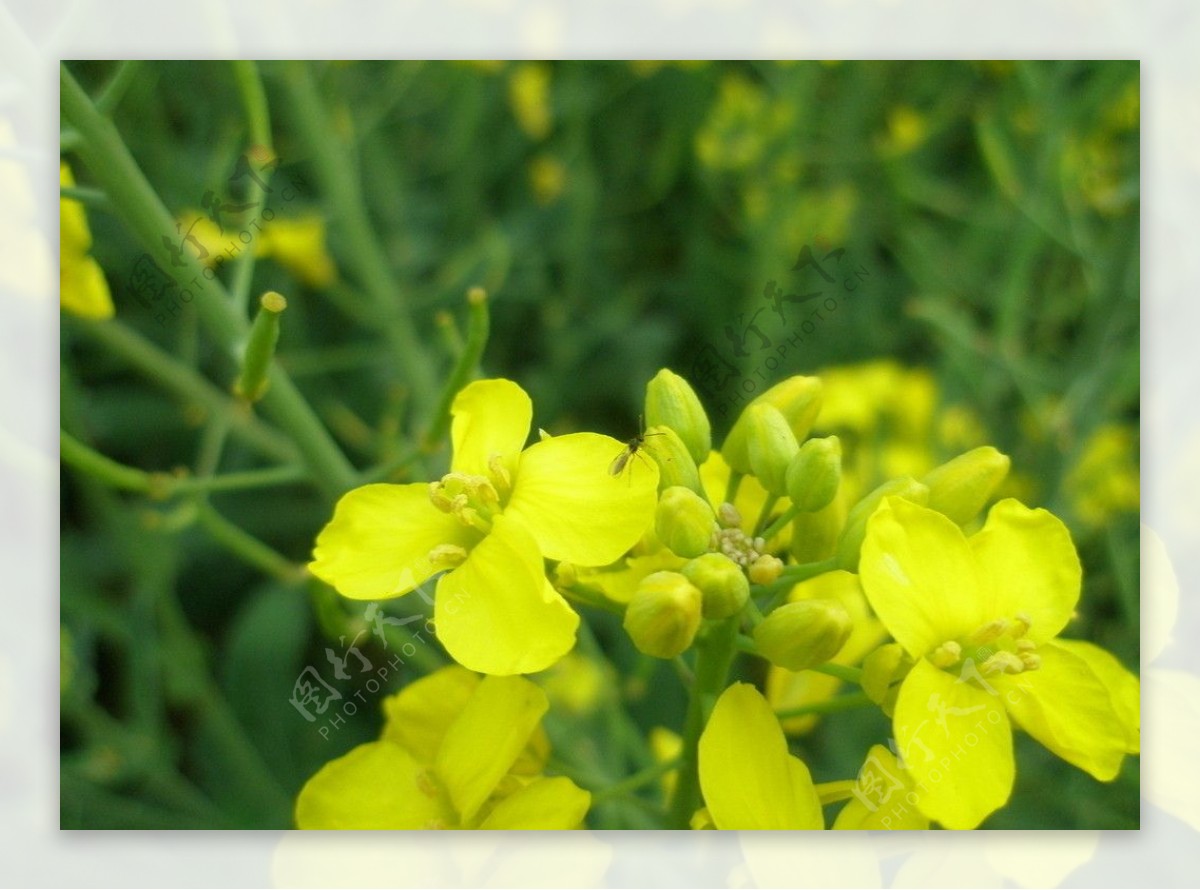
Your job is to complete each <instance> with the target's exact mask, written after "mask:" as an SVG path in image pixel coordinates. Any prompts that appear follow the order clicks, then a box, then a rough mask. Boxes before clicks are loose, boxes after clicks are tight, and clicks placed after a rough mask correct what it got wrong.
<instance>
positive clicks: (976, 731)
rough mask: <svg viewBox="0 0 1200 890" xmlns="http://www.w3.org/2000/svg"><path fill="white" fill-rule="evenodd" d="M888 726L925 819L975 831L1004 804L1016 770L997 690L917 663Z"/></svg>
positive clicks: (1010, 791) (920, 662)
mask: <svg viewBox="0 0 1200 890" xmlns="http://www.w3.org/2000/svg"><path fill="white" fill-rule="evenodd" d="M949 521H950V520H948V519H947V520H946V522H949ZM893 727H894V730H895V734H896V743H897V744H898V746H899V749H900V756H901V757H902V758H903V760H904V765H905V767H906V768H907V769H908V772H909V774H910V775H911V776H912V777H913V779H914V780H915V781H916V783H917V786H918V788H920V790H921V798H920V801H919V804H918V805H919V806H920V808H921V811H922V812H923V813H925V815H926V816H928V817H929V818H930V819H934V820H936V821H938V822H941V823H942V825H944V826H946V827H947V828H954V829H965V828H976V827H978V825H979V823H980V822H982V821H983V820H984V819H986V818H987V817H988V815H990V814H991V813H993V812H994V811H996V810H998V809H999V808H1000V807H1002V806H1004V804H1005V802H1006V801H1007V800H1008V797H1009V794H1011V793H1012V785H1013V777H1014V771H1015V768H1014V764H1013V754H1012V728H1011V727H1010V726H1009V723H1008V717H1007V716H1006V715H1005V713H1004V706H1003V705H1002V704H1001V698H1000V696H999V694H998V690H997V694H995V695H993V694H991V693H989V692H987V691H985V690H984V689H981V688H979V687H978V686H976V685H975V684H974V682H971V681H967V682H963V681H962V680H961V678H959V677H957V676H955V675H953V674H950V673H947V672H945V671H941V670H938V669H937V668H935V667H934V666H933V665H931V664H930V663H929V662H927V661H925V660H924V659H922V660H921V661H918V662H917V664H916V666H915V667H914V668H913V669H912V672H911V673H910V674H909V675H908V676H907V677H906V678H905V680H904V683H903V685H902V686H901V687H900V695H899V697H898V698H897V699H896V713H895V717H894V719H893Z"/></svg>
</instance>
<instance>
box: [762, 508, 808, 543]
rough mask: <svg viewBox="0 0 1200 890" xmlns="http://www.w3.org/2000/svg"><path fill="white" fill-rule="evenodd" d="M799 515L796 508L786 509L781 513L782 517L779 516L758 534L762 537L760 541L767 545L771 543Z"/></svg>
mask: <svg viewBox="0 0 1200 890" xmlns="http://www.w3.org/2000/svg"><path fill="white" fill-rule="evenodd" d="M799 513H800V511H799V510H798V509H797V508H796V507H794V506H792V507H788V508H787V509H786V510H784V511H783V515H782V516H780V517H779V518H778V519H776V520H775V521H774V522H773V523H771V525H770V526H769V527H767V528H766V529H764V530H763V531H762V532H761V533H760V534H761V536H762V539H763V540H764V541H766V542H767V543H768V544H769V543H771V539H772V538H774V537H775V536H776V535H778V534H779V533H780V532H781V531H783V530H784V528H786V527H787V524H788V523H789V522H791V521H792V520H793V519H795V518H796V516H797V515H798V514H799Z"/></svg>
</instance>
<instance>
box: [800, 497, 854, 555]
mask: <svg viewBox="0 0 1200 890" xmlns="http://www.w3.org/2000/svg"><path fill="white" fill-rule="evenodd" d="M845 523H846V505H845V503H844V501H843V499H842V498H834V499H833V502H832V503H830V504H829V505H828V506H827V507H822V508H821V509H820V510H817V511H816V512H814V513H797V514H796V518H795V519H793V520H792V540H791V543H790V544H789V545H788V549H789V550H790V551H791V554H792V556H793V557H794V558H795V560H796V562H802V563H803V562H818V561H820V560H822V559H829V558H830V557H831V556H833V555H834V553H836V552H837V542H838V537H839V536H840V535H841V533H842V526H843V525H845Z"/></svg>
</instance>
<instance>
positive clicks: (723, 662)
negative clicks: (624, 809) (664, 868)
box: [667, 618, 737, 828]
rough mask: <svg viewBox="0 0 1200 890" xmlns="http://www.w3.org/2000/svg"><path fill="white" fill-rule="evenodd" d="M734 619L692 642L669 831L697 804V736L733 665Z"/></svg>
mask: <svg viewBox="0 0 1200 890" xmlns="http://www.w3.org/2000/svg"><path fill="white" fill-rule="evenodd" d="M736 640H737V620H736V618H727V619H725V620H723V621H721V622H719V623H716V624H714V625H712V626H711V627H709V628H708V631H707V633H706V634H705V635H704V637H703V638H702V639H700V640H698V641H697V643H696V683H695V685H694V686H693V687H692V690H691V697H690V698H689V700H688V710H687V717H686V718H685V720H684V728H683V752H682V755H681V756H682V758H683V762H682V765H681V767H680V770H679V775H678V776H677V777H676V780H675V792H674V794H672V795H671V801H670V804H669V806H668V813H667V818H668V824H669V826H670V827H671V828H687V827H688V825H689V824H690V823H691V818H692V814H693V813H694V812H695V811H696V809H697V807H698V806H699V803H700V772H699V768H700V756H699V749H700V735H701V733H702V732H704V726H705V724H706V723H707V722H708V715H709V714H710V713H711V712H712V708H713V705H715V704H716V701H717V698H718V697H719V696H720V694H721V692H722V691H723V690H724V688H725V680H726V678H727V677H728V675H729V668H730V666H731V665H732V664H733V656H734V652H735V642H736Z"/></svg>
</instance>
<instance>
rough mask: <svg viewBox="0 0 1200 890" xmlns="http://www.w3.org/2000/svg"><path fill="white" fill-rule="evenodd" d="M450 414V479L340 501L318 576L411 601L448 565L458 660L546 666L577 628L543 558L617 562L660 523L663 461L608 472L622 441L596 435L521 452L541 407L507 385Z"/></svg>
mask: <svg viewBox="0 0 1200 890" xmlns="http://www.w3.org/2000/svg"><path fill="white" fill-rule="evenodd" d="M452 411H453V415H454V421H453V424H452V426H451V440H452V444H453V458H452V460H451V464H450V469H451V472H450V473H447V474H446V475H445V476H443V477H442V479H441V480H440V481H438V482H432V483H429V484H422V483H412V484H408V485H386V484H378V485H364V486H363V487H361V488H356V489H354V490H353V491H351V492H349V493H347V494H346V495H344V496H343V497H342V499H341V500H340V501H339V502H338V505H337V508H336V510H335V512H334V516H333V519H332V520H331V521H330V522H329V524H328V525H326V526H325V528H324V529H323V530H322V531H321V533H320V535H319V536H318V537H317V543H316V548H315V550H314V553H313V562H312V563H311V564H310V569H311V570H312V573H313V574H314V575H316V576H317V577H318V578H321V579H322V580H324V581H327V582H328V583H329V584H331V585H333V587H334V588H336V589H337V590H338V592H339V593H341V594H342V595H343V596H347V597H350V598H351V599H358V600H376V599H385V598H389V597H395V596H401V595H403V594H406V593H409V592H410V591H412V590H414V589H415V588H416V587H417V586H418V585H419V584H421V583H422V582H423V581H425V580H426V579H428V578H430V577H431V576H433V575H435V574H437V573H438V572H443V571H444V572H445V574H443V575H442V576H441V578H440V579H439V580H438V584H437V595H436V600H435V604H434V621H435V624H436V626H437V635H438V638H439V639H440V640H441V642H442V645H443V646H445V647H446V651H447V652H449V653H450V655H451V656H452V657H453V658H454V660H455V661H457V662H458V663H459V664H462V665H463V666H465V667H467V668H470V669H471V670H474V671H479V672H481V673H486V674H521V673H532V672H534V671H540V670H543V669H545V668H547V667H549V666H550V665H551V664H553V663H554V662H556V661H558V659H559V658H561V657H562V656H563V655H565V654H566V653H567V652H568V651H570V649H571V647H572V646H573V645H574V642H575V629H576V627H578V625H579V616H578V615H576V614H575V612H574V611H572V609H571V607H570V606H569V605H567V602H566V601H565V600H564V599H563V598H562V596H561V595H559V593H558V591H556V590H555V589H554V588H553V587H552V586H551V584H550V582H549V581H548V580H547V578H546V574H545V567H544V563H543V559H544V558H548V559H554V560H567V561H569V562H572V563H575V564H577V565H582V566H597V565H607V564H608V563H611V562H613V561H614V560H616V559H618V558H619V557H620V556H621V555H622V554H624V553H625V552H626V551H627V550H628V549H629V548H630V547H632V546H633V545H634V544H635V543H636V542H637V541H638V539H639V538H640V537H641V535H642V532H643V531H644V530H645V529H646V527H647V526H648V525H649V524H650V522H651V521H652V518H653V514H654V504H655V491H656V488H657V485H658V471H657V467H654V466H648V467H646V468H645V472H643V473H639V474H637V475H636V476H633V475H628V476H620V477H618V476H613V475H611V474H610V473H609V472H608V467H609V464H610V463H611V462H612V459H613V457H614V456H615V455H616V454H618V453H620V450H621V447H622V446H621V443H620V442H618V441H617V440H616V439H612V438H609V437H608V436H601V435H597V434H595V433H572V434H569V435H565V436H554V437H552V438H547V439H545V440H543V441H541V442H537V443H535V444H533V445H531V446H529V447H528V448H525V449H524V450H522V448H523V446H524V444H525V441H526V439H527V438H528V436H529V427H530V421H531V420H532V416H533V405H532V403H531V402H530V400H529V396H528V395H526V394H525V391H524V390H522V389H521V388H520V387H519V386H517V384H515V383H513V382H512V381H511V380H479V381H476V382H474V383H471V384H469V385H468V386H466V387H464V388H463V390H462V391H461V392H460V393H459V394H458V396H457V397H456V398H455V400H454V405H453V408H452Z"/></svg>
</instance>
